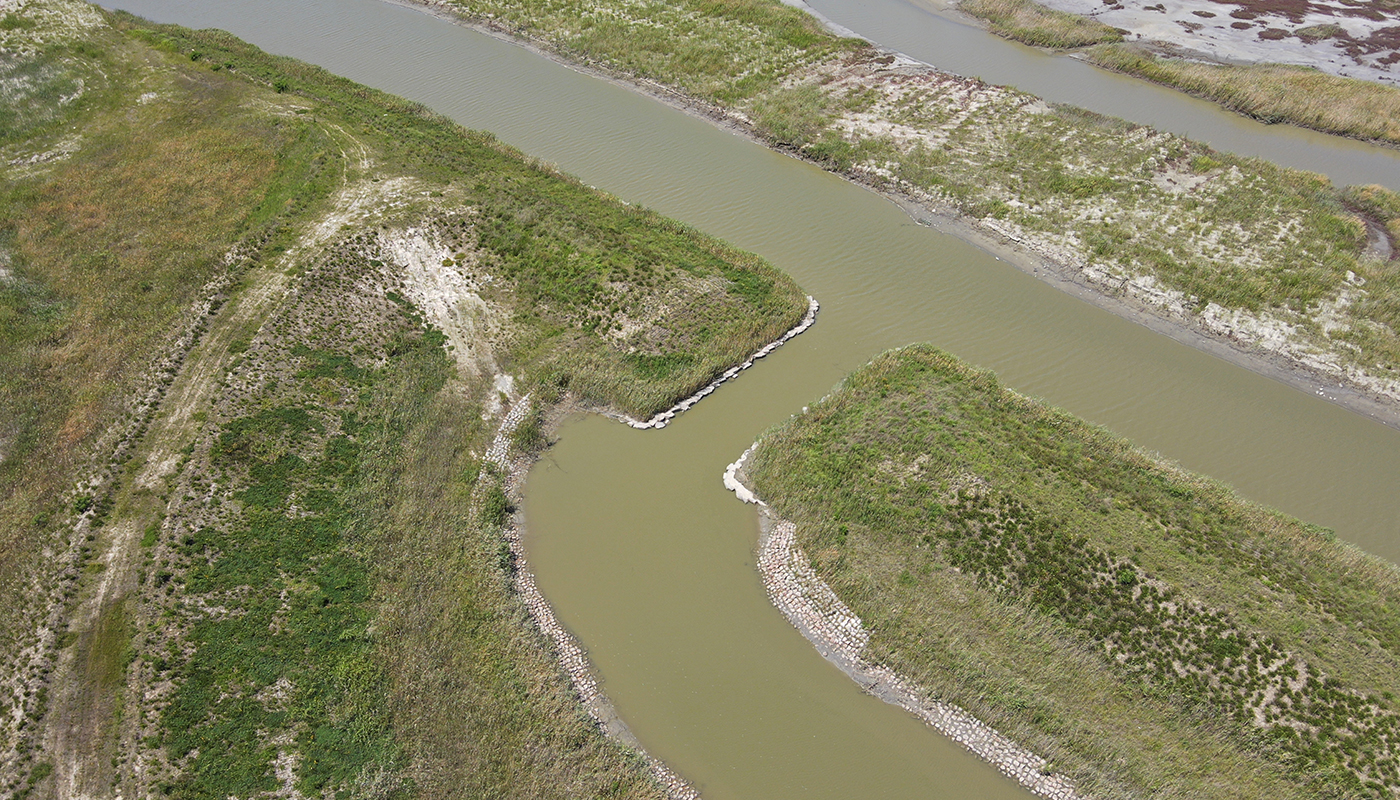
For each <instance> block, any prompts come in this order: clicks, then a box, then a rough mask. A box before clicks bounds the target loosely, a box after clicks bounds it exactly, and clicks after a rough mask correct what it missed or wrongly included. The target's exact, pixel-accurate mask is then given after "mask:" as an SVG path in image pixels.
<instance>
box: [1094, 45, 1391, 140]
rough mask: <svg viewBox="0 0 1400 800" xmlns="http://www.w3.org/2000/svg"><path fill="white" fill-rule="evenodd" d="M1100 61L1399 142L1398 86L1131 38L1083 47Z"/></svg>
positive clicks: (1244, 107)
mask: <svg viewBox="0 0 1400 800" xmlns="http://www.w3.org/2000/svg"><path fill="white" fill-rule="evenodd" d="M1085 55H1086V56H1087V57H1088V58H1089V60H1090V61H1092V62H1093V63H1095V64H1098V65H1099V66H1101V67H1105V68H1107V69H1111V70H1115V71H1118V72H1125V73H1127V74H1129V75H1135V76H1137V77H1139V78H1145V79H1146V80H1149V81H1152V82H1154V83H1160V84H1164V85H1166V86H1171V87H1173V88H1176V89H1180V90H1182V91H1184V92H1187V93H1189V94H1193V95H1195V96H1197V97H1202V98H1205V99H1207V100H1211V101H1214V102H1216V103H1219V104H1221V105H1223V106H1225V107H1226V108H1228V109H1230V110H1232V111H1237V112H1239V113H1241V114H1244V115H1246V116H1250V117H1254V118H1255V119H1259V120H1262V121H1264V122H1271V123H1273V122H1287V123H1291V124H1293V125H1301V126H1302V127H1305V128H1312V129H1314V130H1319V131H1323V132H1325V133H1335V134H1340V135H1342V136H1351V137H1355V138H1357V139H1372V140H1375V141H1379V142H1385V143H1388V144H1397V143H1400V89H1395V88H1393V87H1390V86H1382V85H1380V84H1377V83H1372V82H1370V81H1363V80H1358V79H1355V78H1343V77H1341V76H1338V75H1329V74H1327V73H1325V72H1319V71H1318V70H1315V69H1309V68H1307V67H1294V66H1289V65H1287V64H1252V65H1247V66H1224V65H1217V64H1203V63H1200V62H1195V61H1181V60H1178V59H1168V58H1157V57H1155V56H1152V55H1149V54H1146V53H1144V52H1142V51H1140V50H1137V49H1134V48H1132V47H1128V46H1126V45H1106V46H1104V47H1096V48H1093V49H1092V50H1089V51H1088V52H1087V53H1086V54H1085Z"/></svg>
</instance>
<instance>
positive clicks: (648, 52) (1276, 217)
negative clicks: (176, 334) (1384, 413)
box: [431, 0, 1400, 408]
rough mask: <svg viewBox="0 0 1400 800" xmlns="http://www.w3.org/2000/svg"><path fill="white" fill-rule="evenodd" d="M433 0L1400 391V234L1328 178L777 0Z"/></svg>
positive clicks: (1123, 283) (1387, 398)
mask: <svg viewBox="0 0 1400 800" xmlns="http://www.w3.org/2000/svg"><path fill="white" fill-rule="evenodd" d="M431 4H432V5H434V6H436V7H439V8H446V9H450V10H453V11H455V12H456V13H458V14H459V15H461V16H462V17H464V18H466V19H467V20H468V21H471V22H474V23H476V24H480V25H484V26H487V27H491V28H493V29H497V30H504V31H507V32H509V33H511V34H512V35H516V36H522V37H525V38H528V39H531V40H533V41H536V42H539V43H541V44H543V45H544V46H546V47H549V48H551V49H553V50H554V51H556V52H557V53H559V54H561V55H563V56H564V57H566V58H568V59H571V60H574V61H581V62H584V63H587V64H590V65H593V66H595V67H598V68H600V69H603V70H606V71H609V72H611V73H614V74H620V75H624V76H627V77H630V78H632V79H634V80H637V81H640V82H641V83H642V85H643V86H644V87H650V88H653V89H655V87H657V86H658V85H659V86H661V87H663V89H664V90H665V92H663V93H671V92H680V93H682V94H683V95H684V96H685V97H686V98H688V102H691V103H699V104H701V105H704V106H705V107H707V108H709V109H710V110H711V111H712V112H713V113H714V114H716V115H718V116H720V117H722V118H724V119H725V120H727V121H729V122H730V123H733V124H736V125H739V126H742V127H744V128H746V129H747V130H749V131H750V132H751V133H753V134H754V135H755V136H757V137H759V138H760V139H761V140H763V141H765V142H767V143H769V144H770V145H772V146H775V147H778V148H782V149H785V150H787V151H789V152H793V153H795V154H799V155H801V156H802V157H805V158H808V159H810V160H812V161H815V162H817V163H819V164H821V165H823V166H825V167H827V168H828V169H831V170H833V171H836V172H839V173H841V174H844V175H846V176H849V177H851V178H852V179H854V180H857V181H860V182H863V183H866V184H869V185H871V186H874V187H876V188H878V189H880V190H882V191H886V192H889V193H890V194H892V195H895V196H898V197H901V198H904V199H907V200H909V201H912V202H914V203H917V204H921V205H922V206H924V207H927V208H930V209H932V210H934V211H935V212H936V213H944V214H953V215H960V216H962V217H964V218H966V219H969V220H971V221H972V223H973V225H974V226H975V227H976V228H977V229H978V230H980V231H981V232H982V233H983V234H986V235H988V236H990V237H991V238H993V239H995V240H998V241H1005V240H1010V241H1011V242H1013V243H1015V244H1017V245H1019V246H1020V247H1022V248H1024V249H1025V250H1028V251H1029V252H1030V254H1031V255H1030V258H1031V259H1033V263H1034V266H1036V267H1046V266H1049V267H1051V268H1053V269H1056V270H1058V271H1060V272H1062V273H1063V274H1066V275H1068V276H1069V277H1070V278H1071V279H1073V280H1076V281H1080V282H1083V283H1087V284H1089V285H1091V286H1093V287H1095V288H1096V289H1097V290H1098V291H1099V292H1101V293H1103V294H1106V295H1110V296H1113V297H1117V298H1120V299H1122V300H1123V301H1124V302H1126V303H1127V304H1129V305H1133V306H1137V307H1140V308H1143V309H1146V310H1148V311H1149V312H1150V313H1153V314H1156V315H1158V316H1160V317H1163V318H1166V319H1169V320H1173V321H1176V322H1179V323H1182V324H1184V325H1186V326H1189V327H1191V328H1193V329H1195V330H1198V331H1201V332H1204V333H1206V334H1207V335H1209V336H1214V337H1217V338H1219V339H1220V340H1223V341H1225V342H1228V343H1230V344H1231V345H1232V346H1233V347H1235V348H1237V349H1238V350H1239V351H1241V352H1245V353H1255V354H1264V355H1267V356H1274V357H1280V356H1281V357H1283V358H1284V359H1285V360H1286V361H1287V362H1288V363H1289V364H1290V365H1291V366H1292V368H1293V369H1295V370H1297V371H1299V372H1300V373H1302V374H1310V375H1313V376H1317V377H1320V378H1322V379H1324V380H1330V381H1332V382H1334V383H1335V382H1337V381H1347V382H1350V383H1351V384H1352V385H1354V386H1356V387H1359V388H1360V389H1361V390H1362V391H1363V392H1367V393H1371V394H1373V395H1374V396H1376V397H1379V398H1382V399H1383V402H1384V403H1388V404H1389V406H1390V407H1391V408H1395V407H1396V404H1397V403H1400V337H1397V332H1400V316H1397V309H1400V300H1398V298H1400V283H1397V280H1400V277H1398V276H1400V270H1397V269H1396V268H1395V264H1394V262H1393V261H1391V260H1390V257H1389V256H1388V255H1387V253H1394V252H1398V251H1396V250H1395V249H1394V248H1385V247H1382V246H1380V241H1379V239H1378V238H1377V237H1381V236H1384V237H1390V236H1391V234H1389V233H1388V232H1387V231H1386V230H1385V227H1384V221H1382V220H1378V219H1372V218H1371V217H1370V216H1369V215H1368V214H1367V213H1365V212H1364V210H1362V209H1359V208H1356V207H1354V206H1351V205H1349V204H1348V203H1347V202H1346V199H1345V197H1344V194H1343V191H1342V190H1340V189H1339V188H1338V187H1334V186H1332V185H1331V184H1330V183H1329V182H1328V181H1327V179H1325V178H1324V177H1321V176H1318V175H1315V174H1312V173H1304V172H1299V171H1296V170H1288V169H1283V168H1280V167H1278V166H1275V165H1273V164H1269V163H1267V162H1263V161H1260V160H1257V159H1248V158H1239V157H1235V156H1231V155H1228V154H1223V153H1218V152H1215V151H1212V150H1211V149H1210V148H1208V147H1206V146H1204V145H1201V144H1198V143H1195V142H1191V141H1189V140H1186V139H1183V138H1181V137H1178V136H1174V135H1170V134H1164V133H1160V132H1158V131H1155V130H1152V129H1150V128H1146V127H1143V126H1138V125H1132V124H1128V123H1125V122H1122V121H1120V120H1114V119H1107V118H1103V117H1099V116H1096V115H1093V114H1089V113H1087V112H1084V111H1081V110H1078V109H1074V108H1068V107H1061V106H1052V105H1048V104H1046V103H1044V102H1042V101H1040V100H1037V99H1036V98H1034V97H1031V96H1029V95H1026V94H1023V93H1021V92H1017V91H1014V90H1011V89H1007V88H1004V87H997V86H990V85H987V84H985V83H982V82H980V81H978V80H975V79H969V78H962V77H958V76H955V75H950V74H947V73H942V72H939V71H937V70H936V69H932V68H929V67H926V66H924V65H920V64H914V63H910V62H907V61H903V60H900V59H898V58H897V57H896V56H894V55H893V54H889V53H884V52H882V51H880V50H878V49H877V48H874V47H872V46H870V45H869V44H867V43H865V42H862V41H858V40H851V39H842V38H839V37H836V36H834V35H833V34H831V33H829V32H827V31H826V30H825V29H823V28H822V27H821V26H820V24H819V23H818V22H817V21H816V20H815V19H814V18H812V17H810V16H808V15H806V14H805V13H803V12H801V11H799V10H797V9H794V8H790V7H787V6H784V5H783V4H781V3H780V2H778V0H731V1H730V2H724V3H712V2H708V1H706V0H680V1H679V2H660V0H655V1H652V0H647V1H646V2H621V0H591V1H590V2H582V0H579V1H578V2H559V3H549V4H541V3H526V2H520V0H432V3H431ZM668 96H673V95H671V94H668Z"/></svg>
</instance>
